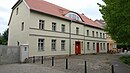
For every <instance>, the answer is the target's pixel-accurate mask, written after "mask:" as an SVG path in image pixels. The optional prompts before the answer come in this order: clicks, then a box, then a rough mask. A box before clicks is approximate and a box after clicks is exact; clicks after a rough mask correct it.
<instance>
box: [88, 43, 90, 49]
mask: <svg viewBox="0 0 130 73" xmlns="http://www.w3.org/2000/svg"><path fill="white" fill-rule="evenodd" d="M89 44H90V43H89V42H87V49H88V50H90V48H89Z"/></svg>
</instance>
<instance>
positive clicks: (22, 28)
mask: <svg viewBox="0 0 130 73" xmlns="http://www.w3.org/2000/svg"><path fill="white" fill-rule="evenodd" d="M23 30H24V22H22V27H21V31H23Z"/></svg>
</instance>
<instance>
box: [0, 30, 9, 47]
mask: <svg viewBox="0 0 130 73" xmlns="http://www.w3.org/2000/svg"><path fill="white" fill-rule="evenodd" d="M7 43H8V29H7V30H6V31H4V33H3V34H2V36H0V45H7Z"/></svg>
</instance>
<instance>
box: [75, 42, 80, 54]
mask: <svg viewBox="0 0 130 73" xmlns="http://www.w3.org/2000/svg"><path fill="white" fill-rule="evenodd" d="M75 54H81V48H80V42H75Z"/></svg>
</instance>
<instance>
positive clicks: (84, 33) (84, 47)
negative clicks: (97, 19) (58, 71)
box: [83, 25, 86, 54]
mask: <svg viewBox="0 0 130 73" xmlns="http://www.w3.org/2000/svg"><path fill="white" fill-rule="evenodd" d="M83 31H84V54H85V31H86V30H85V25H84V29H83Z"/></svg>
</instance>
